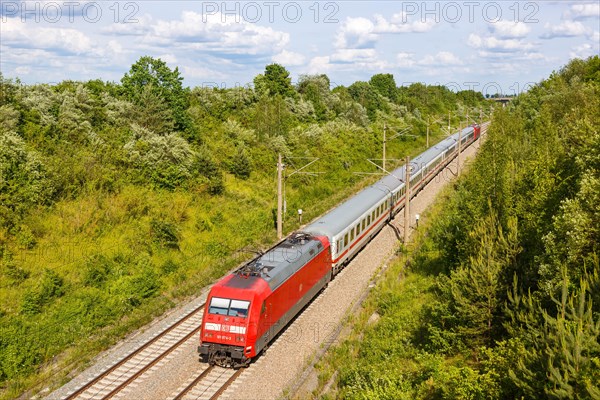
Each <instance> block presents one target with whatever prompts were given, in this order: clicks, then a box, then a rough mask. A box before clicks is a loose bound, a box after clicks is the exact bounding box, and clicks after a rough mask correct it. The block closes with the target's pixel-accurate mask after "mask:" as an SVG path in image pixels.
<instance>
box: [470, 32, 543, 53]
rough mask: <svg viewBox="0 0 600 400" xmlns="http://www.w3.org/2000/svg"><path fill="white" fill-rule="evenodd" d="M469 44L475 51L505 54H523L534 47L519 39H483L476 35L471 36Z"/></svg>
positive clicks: (491, 37) (490, 37)
mask: <svg viewBox="0 0 600 400" xmlns="http://www.w3.org/2000/svg"><path fill="white" fill-rule="evenodd" d="M467 44H468V45H469V46H471V47H473V48H475V49H482V50H487V51H490V52H503V53H510V52H522V51H525V50H530V49H532V48H533V47H534V46H533V44H531V43H527V42H524V41H522V40H519V39H498V38H496V37H493V36H489V37H481V36H479V35H477V34H475V33H472V34H470V35H469V38H468V40H467Z"/></svg>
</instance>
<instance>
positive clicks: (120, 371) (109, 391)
mask: <svg viewBox="0 0 600 400" xmlns="http://www.w3.org/2000/svg"><path fill="white" fill-rule="evenodd" d="M204 304H205V303H202V304H200V305H199V306H197V307H195V308H194V309H193V310H192V311H190V312H189V313H187V314H186V315H184V316H183V317H182V318H180V319H179V320H177V321H176V322H175V323H174V324H172V325H170V326H169V327H167V328H166V329H164V330H163V331H162V332H160V333H159V334H158V335H156V336H155V337H153V338H152V339H151V340H149V341H147V342H146V343H144V344H143V345H142V346H140V347H138V348H137V349H135V350H134V351H132V352H131V353H129V354H128V355H127V356H125V357H123V358H122V359H121V360H119V361H117V362H116V363H114V364H113V365H112V366H111V367H109V368H108V369H106V370H105V371H104V372H102V373H101V374H99V375H97V376H96V377H94V378H93V379H92V380H90V381H89V382H88V383H86V384H85V385H83V386H81V387H80V388H78V389H76V390H75V391H73V392H71V393H70V394H68V395H67V396H66V397H65V400H72V399H86V400H87V399H110V398H112V397H114V396H115V395H117V394H118V393H119V392H121V391H123V389H125V388H126V387H127V386H128V385H130V384H131V383H132V382H134V381H135V380H136V379H137V378H139V377H140V376H142V375H143V374H144V373H145V372H146V371H148V370H150V369H151V368H152V367H154V366H155V365H156V364H157V363H158V362H160V361H161V360H164V359H165V358H166V357H167V356H168V355H169V354H171V353H172V352H173V351H174V350H175V349H177V348H178V347H180V346H181V345H182V344H183V343H185V342H186V341H187V340H189V339H190V338H192V337H194V336H195V335H196V334H198V332H199V330H200V324H201V322H202V315H203V309H204Z"/></svg>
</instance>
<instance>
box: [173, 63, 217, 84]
mask: <svg viewBox="0 0 600 400" xmlns="http://www.w3.org/2000/svg"><path fill="white" fill-rule="evenodd" d="M181 72H182V74H183V76H185V77H186V78H199V79H203V80H207V79H225V78H226V75H225V74H224V73H222V72H219V71H215V70H213V69H211V68H206V67H201V66H189V65H184V66H182V67H181ZM203 83H204V84H207V83H209V82H203ZM210 83H212V82H210Z"/></svg>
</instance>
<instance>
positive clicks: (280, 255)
mask: <svg viewBox="0 0 600 400" xmlns="http://www.w3.org/2000/svg"><path fill="white" fill-rule="evenodd" d="M323 248H324V246H323V242H321V240H319V239H318V238H316V237H314V236H312V235H309V234H306V233H294V234H292V235H290V236H289V237H288V238H286V239H285V240H284V241H282V242H280V243H279V244H278V245H276V246H275V247H273V248H271V249H270V250H269V251H267V252H266V253H264V254H262V255H261V256H259V257H257V258H255V259H254V260H252V261H250V262H249V263H247V264H245V265H244V266H243V267H241V268H240V269H238V270H237V271H236V274H238V275H240V276H242V277H244V276H255V277H260V278H261V279H263V280H264V281H266V282H267V284H268V285H269V287H270V288H271V290H275V289H276V288H277V287H279V286H280V285H281V284H282V283H283V282H285V281H286V280H287V279H288V278H289V277H290V276H292V275H293V274H294V273H295V272H296V271H298V270H299V269H300V268H302V267H303V266H304V265H306V264H307V263H308V262H309V261H310V260H311V259H313V258H314V257H315V256H316V255H317V254H319V253H320V252H321V251H323Z"/></svg>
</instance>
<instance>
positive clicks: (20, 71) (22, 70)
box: [15, 67, 31, 75]
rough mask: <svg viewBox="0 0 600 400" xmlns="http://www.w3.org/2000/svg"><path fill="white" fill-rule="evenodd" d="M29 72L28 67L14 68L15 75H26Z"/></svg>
mask: <svg viewBox="0 0 600 400" xmlns="http://www.w3.org/2000/svg"><path fill="white" fill-rule="evenodd" d="M30 72H31V68H30V67H17V68H15V74H17V75H27V74H29V73H30Z"/></svg>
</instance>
